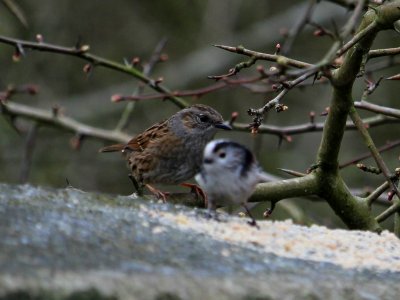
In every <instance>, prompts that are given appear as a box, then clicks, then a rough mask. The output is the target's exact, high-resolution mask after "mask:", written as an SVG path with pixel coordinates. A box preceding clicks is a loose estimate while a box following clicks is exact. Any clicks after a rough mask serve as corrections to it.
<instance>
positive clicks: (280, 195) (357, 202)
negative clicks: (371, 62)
mask: <svg viewBox="0 0 400 300" xmlns="http://www.w3.org/2000/svg"><path fill="white" fill-rule="evenodd" d="M332 2H335V3H338V4H340V5H344V6H347V7H351V8H354V7H355V9H354V11H353V14H352V16H351V17H350V18H349V21H348V22H347V24H345V26H344V30H343V32H342V34H340V37H339V39H337V40H336V41H335V42H334V43H333V45H332V46H331V49H330V50H329V51H328V53H327V54H326V55H325V56H324V57H323V58H322V59H321V60H320V61H319V62H317V63H315V64H309V63H305V62H302V61H298V60H294V59H291V58H288V57H286V56H283V55H279V54H278V53H275V54H265V53H260V52H255V51H252V50H248V49H245V48H244V47H242V46H239V47H229V46H223V45H217V47H219V48H222V49H224V50H227V51H230V52H235V53H238V54H242V55H247V56H249V57H250V60H248V61H247V62H243V63H240V64H238V65H236V66H235V67H234V68H232V69H231V70H230V72H229V73H228V74H225V75H221V76H217V77H213V78H215V79H222V80H223V81H220V82H218V83H217V84H215V85H214V86H209V87H207V88H206V89H205V91H204V90H203V91H202V90H195V91H192V93H191V94H190V93H187V94H186V95H185V94H184V93H183V92H180V94H176V93H173V92H171V91H170V90H169V89H168V88H167V87H164V86H163V85H162V84H161V82H162V80H154V79H151V78H150V77H148V74H146V73H145V72H142V71H139V70H138V69H137V68H136V67H135V66H133V65H131V64H125V65H124V64H119V63H116V62H113V61H110V60H106V59H104V58H101V57H98V56H95V55H93V54H90V53H89V52H88V50H89V47H88V46H87V45H83V46H81V45H78V46H77V47H71V48H67V47H60V46H56V45H51V44H47V43H43V41H38V42H37V43H34V42H27V41H22V40H17V39H11V38H6V37H1V36H0V42H2V43H6V44H9V45H12V46H14V47H15V49H16V53H15V56H16V58H18V57H19V56H22V55H24V54H25V50H26V49H33V50H39V51H47V52H54V53H60V54H64V55H72V56H75V57H78V58H81V59H84V60H86V61H88V62H89V63H90V64H91V66H93V67H94V66H104V67H107V68H111V69H114V70H117V71H120V72H123V73H127V74H129V75H131V76H134V77H135V78H137V79H139V80H141V81H142V82H143V83H145V84H147V85H148V86H150V87H151V88H152V89H154V90H155V91H157V92H159V93H160V95H159V96H157V97H160V98H163V99H169V100H171V101H172V102H174V103H175V104H176V105H177V106H179V107H185V106H187V103H186V101H184V100H183V99H181V98H180V96H198V95H200V96H201V95H203V94H205V93H209V92H212V91H213V90H216V89H220V88H223V87H225V86H226V85H228V84H230V81H228V80H227V79H226V77H229V76H232V75H234V74H237V73H238V72H239V71H240V70H241V69H243V68H247V67H250V66H252V65H254V64H255V62H256V61H257V60H266V61H271V62H274V63H276V65H277V67H276V68H275V69H274V70H270V71H269V72H265V71H263V70H259V73H260V74H261V75H260V76H259V77H257V78H256V79H255V81H257V80H261V79H265V78H268V79H270V78H271V81H274V80H275V82H278V83H279V84H280V86H278V88H277V90H278V92H279V94H278V95H277V96H276V97H275V98H273V99H272V100H270V101H268V103H267V104H266V105H265V106H263V107H262V108H260V109H253V110H250V114H253V115H255V116H256V117H259V120H258V123H259V124H257V129H258V132H260V133H271V134H276V135H278V136H280V137H282V136H285V137H288V136H289V135H290V134H298V133H303V132H311V131H317V130H322V131H323V135H322V141H321V145H320V148H319V150H318V157H317V163H316V165H315V166H314V167H313V168H311V172H310V174H306V175H304V176H301V177H299V178H294V179H289V180H283V181H279V182H272V183H266V184H262V185H260V187H259V188H258V189H257V191H256V193H255V194H254V195H253V197H252V199H251V201H266V198H268V199H269V200H270V201H271V202H272V203H273V204H275V203H276V202H277V201H279V200H281V199H284V198H289V197H299V196H310V195H318V196H319V197H321V198H323V199H325V200H326V201H327V202H328V203H329V205H331V207H332V208H333V210H334V211H335V212H336V213H337V214H338V215H339V216H340V217H341V218H342V220H343V221H344V222H345V223H346V224H347V225H348V226H349V227H350V228H359V229H366V230H372V231H377V232H379V231H380V230H381V228H380V227H379V225H378V223H377V222H381V221H383V220H385V219H386V218H388V217H389V216H390V215H392V214H394V213H396V212H398V211H399V209H400V200H398V199H394V201H393V204H392V205H391V206H390V207H389V208H388V209H387V210H386V211H385V212H384V213H382V214H381V215H379V216H378V217H377V218H376V220H375V218H373V217H371V214H370V212H369V206H370V205H371V203H372V202H374V201H375V199H376V198H377V197H378V196H379V195H380V194H382V193H383V192H384V191H385V190H386V189H387V188H388V187H389V186H390V188H392V189H394V190H395V191H396V192H398V191H397V188H396V186H395V185H396V184H397V182H395V181H394V180H393V177H392V175H391V174H390V171H389V169H388V168H387V167H386V165H385V164H384V162H383V160H381V159H379V150H380V149H376V147H375V149H373V151H372V153H373V154H374V156H375V159H376V160H377V163H378V165H379V167H380V168H381V169H382V171H383V173H384V174H385V176H386V178H387V179H388V181H387V183H384V184H383V185H381V186H380V187H378V188H377V189H376V190H375V191H374V192H373V193H371V194H370V195H369V196H367V197H365V198H359V197H356V196H353V195H352V193H351V190H349V189H348V188H347V186H346V185H345V183H344V182H343V180H342V178H341V176H340V174H339V172H338V170H339V164H338V154H339V150H340V144H341V141H342V137H343V133H344V130H345V129H354V128H358V129H359V130H360V131H361V132H362V133H363V136H364V138H365V139H366V142H367V146H369V147H370V148H373V147H374V146H373V147H371V145H373V142H372V143H370V141H369V139H367V137H369V136H368V131H367V130H366V128H365V125H366V124H368V126H369V127H371V126H375V125H379V124H387V123H392V122H399V121H400V120H399V112H398V110H396V109H391V108H385V107H382V106H378V105H375V104H372V103H369V102H366V101H365V99H362V100H361V101H359V102H355V103H354V104H353V100H352V95H351V91H352V85H353V83H354V80H355V78H356V76H357V74H358V72H359V70H360V68H362V67H363V63H365V62H366V61H367V60H368V59H371V58H375V57H381V56H393V55H396V54H398V53H399V52H400V50H399V48H389V49H378V50H369V49H370V47H371V44H372V42H373V40H374V39H375V36H376V34H377V33H378V32H379V31H380V30H383V29H388V28H391V26H392V23H393V22H394V21H395V20H398V19H399V18H400V12H399V10H400V1H398V0H395V1H390V2H388V3H385V4H383V5H381V6H376V7H374V11H373V12H371V11H369V12H367V13H366V14H365V15H364V17H363V20H362V22H361V25H360V27H359V29H358V30H357V32H356V33H355V35H354V36H353V37H352V38H351V39H350V40H349V41H348V42H347V43H344V44H343V42H344V40H345V39H347V38H348V35H349V34H350V33H351V32H352V31H353V28H354V26H355V24H356V22H357V19H358V18H359V17H360V16H361V13H362V11H363V10H364V9H365V8H366V5H367V4H368V3H375V4H376V3H377V1H363V0H359V1H355V0H354V1H352V0H347V1H346V0H342V1H332ZM313 5H314V1H310V7H309V11H308V12H307V13H306V14H305V15H304V20H303V21H302V22H300V23H299V24H300V25H298V28H297V29H296V30H297V31H300V30H301V28H302V27H303V26H304V24H305V23H306V22H308V21H309V20H308V19H309V16H310V15H311V11H312V8H313ZM393 8H394V9H393ZM396 9H397V11H396ZM296 30H294V31H293V32H294V35H293V37H295V36H296V35H297V32H296ZM340 56H343V62H341V63H340V64H339V65H335V66H333V61H334V60H335V59H336V58H338V57H340ZM289 68H294V69H295V70H294V71H293V69H289ZM276 75H279V76H276ZM274 76H276V77H279V78H278V79H276V78H272V77H274ZM285 76H286V77H285ZM311 76H315V79H319V77H320V76H325V77H326V78H328V79H329V80H330V82H331V84H332V87H333V90H334V91H333V96H332V100H331V106H330V110H329V113H328V117H327V120H326V122H325V123H324V124H322V123H315V122H314V119H312V120H310V122H309V123H306V124H301V125H297V126H291V127H275V128H274V127H273V126H267V125H261V121H262V115H263V114H264V113H266V112H267V111H268V110H269V109H271V108H273V107H275V108H278V110H279V109H281V110H282V109H284V107H283V106H281V104H280V100H281V99H282V98H283V97H284V96H285V95H286V94H287V93H288V91H289V90H290V89H291V88H293V87H296V86H299V85H301V84H302V83H303V82H304V81H305V80H306V79H307V78H309V77H311ZM289 78H290V79H292V80H291V81H289ZM242 81H243V80H242ZM231 82H233V81H231ZM239 84H243V82H242V83H239ZM9 97H10V94H8V92H5V93H1V94H0V103H1V106H0V107H1V112H2V113H3V114H6V115H9V116H11V117H13V118H15V117H23V118H28V119H31V120H33V121H35V122H37V124H38V125H37V126H42V125H48V126H53V127H58V128H61V129H64V130H68V131H72V132H74V133H75V134H77V135H79V136H89V137H95V138H99V139H105V140H110V141H119V142H126V141H127V140H128V139H129V137H128V136H127V135H125V134H123V133H121V132H119V131H108V130H103V129H99V128H94V127H91V126H87V125H85V124H82V123H79V122H77V121H75V120H73V119H71V118H68V117H65V116H63V115H61V114H60V113H55V111H53V112H51V111H50V110H49V111H45V110H39V109H35V108H32V107H28V106H25V105H22V104H16V103H12V102H9V101H6V100H7V99H8V98H9ZM146 97H148V98H149V97H150V96H146V95H144V96H138V97H137V98H133V97H132V99H130V100H141V99H146ZM151 97H153V98H152V99H154V98H156V96H151ZM355 107H357V108H362V109H367V110H370V111H372V112H375V113H379V114H380V115H378V116H376V117H373V118H369V119H365V120H361V118H360V117H359V116H358V114H357V112H356V110H355ZM348 114H350V115H351V116H352V119H353V121H354V123H355V125H352V124H349V122H347V120H346V119H347V116H348ZM35 126H36V125H35ZM233 127H234V128H235V129H236V130H248V129H249V125H246V124H239V123H235V122H234V123H233ZM33 136H34V135H33ZM369 138H370V137H369ZM371 141H372V139H371Z"/></svg>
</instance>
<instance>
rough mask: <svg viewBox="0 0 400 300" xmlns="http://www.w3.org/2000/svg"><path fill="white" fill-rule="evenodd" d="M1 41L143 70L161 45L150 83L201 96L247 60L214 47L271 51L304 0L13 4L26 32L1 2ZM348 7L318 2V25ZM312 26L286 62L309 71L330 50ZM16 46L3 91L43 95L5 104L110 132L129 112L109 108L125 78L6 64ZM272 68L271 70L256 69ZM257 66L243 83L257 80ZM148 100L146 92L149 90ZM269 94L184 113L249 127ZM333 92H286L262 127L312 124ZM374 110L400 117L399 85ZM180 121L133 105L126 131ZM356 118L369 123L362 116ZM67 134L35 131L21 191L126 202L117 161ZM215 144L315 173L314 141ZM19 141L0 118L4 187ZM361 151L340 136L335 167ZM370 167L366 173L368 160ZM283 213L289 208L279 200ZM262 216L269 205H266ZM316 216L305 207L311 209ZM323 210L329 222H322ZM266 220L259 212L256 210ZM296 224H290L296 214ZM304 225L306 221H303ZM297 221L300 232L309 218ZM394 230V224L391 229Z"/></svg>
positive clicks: (42, 64) (0, 48)
mask: <svg viewBox="0 0 400 300" xmlns="http://www.w3.org/2000/svg"><path fill="white" fill-rule="evenodd" d="M0 3H1V4H0V7H1V10H0V34H1V35H4V36H9V37H14V38H20V39H25V40H35V36H36V34H38V33H40V34H42V35H43V38H44V41H46V42H49V43H54V44H58V45H64V46H73V45H74V44H75V43H76V41H77V40H78V39H81V40H82V43H83V44H89V45H90V52H92V53H94V54H97V55H99V56H102V57H105V58H108V59H112V60H115V61H119V62H122V61H123V60H124V59H127V60H128V61H130V60H131V59H132V58H133V57H140V58H141V60H142V61H146V60H147V59H148V58H149V57H150V55H151V53H152V51H153V49H154V47H155V46H156V45H157V43H158V42H159V41H160V40H161V39H162V38H164V37H167V38H168V43H167V46H166V48H165V51H164V52H165V53H167V54H168V56H169V60H168V61H166V62H164V63H162V64H159V65H157V67H156V69H155V70H154V72H153V74H152V77H154V78H157V77H159V76H162V77H163V78H164V83H165V85H166V86H168V87H169V88H171V89H173V90H187V89H195V88H200V87H205V86H208V85H210V84H212V83H213V81H212V80H210V79H207V76H208V75H217V74H225V73H226V72H227V70H228V69H230V68H231V67H232V66H234V65H235V64H236V63H239V62H241V61H244V60H247V58H246V57H243V56H240V55H237V54H233V53H228V52H225V51H223V50H220V49H217V48H215V47H213V46H212V45H213V44H225V45H232V46H236V45H244V46H245V47H246V48H249V49H253V50H257V51H261V52H267V53H273V52H274V51H275V44H276V43H278V42H280V43H282V42H283V41H284V38H283V37H282V34H281V33H282V32H283V31H285V29H290V28H292V27H293V26H294V24H295V23H296V22H297V21H298V20H299V18H300V17H301V16H302V13H303V11H304V10H305V8H306V6H307V3H308V1H293V0H281V1H273V0H270V1H249V0H219V1H212V0H208V1H205V0H187V1H178V0H164V1H162V0H153V1H127V0H126V1H123V0H117V1H91V0H87V1H81V2H77V1H68V0H57V1H51V0H37V1H27V0H25V1H23V0H21V1H17V2H16V3H18V5H19V7H20V8H21V9H22V11H23V12H24V14H25V15H26V19H27V22H28V26H27V27H24V26H23V25H22V24H21V23H20V22H19V21H18V20H17V19H16V18H15V16H13V15H12V14H11V13H10V12H9V11H8V10H7V9H5V6H4V5H3V3H2V2H0ZM349 15H350V13H349V11H347V10H346V9H344V8H342V7H339V6H337V5H335V4H332V3H329V2H327V1H321V3H320V4H319V5H318V6H317V9H316V11H315V12H314V14H313V18H312V19H313V20H314V21H316V22H318V23H320V24H324V25H326V26H327V27H328V28H332V20H335V23H336V24H338V25H339V26H340V25H342V24H343V23H344V22H345V21H346V19H347V18H348V17H349ZM313 30H314V29H313V28H312V27H310V26H306V28H305V30H304V32H303V33H302V34H301V35H300V36H299V37H298V39H297V40H296V41H295V44H294V46H293V48H292V50H291V52H290V53H289V56H290V57H292V58H296V59H299V60H304V61H307V62H310V63H312V62H316V61H318V60H319V59H320V58H322V57H323V55H324V53H325V51H326V50H327V49H328V48H329V47H330V45H331V41H330V39H329V38H328V37H319V38H318V37H314V36H313V34H312V32H313ZM398 41H399V35H398V34H396V33H395V32H394V31H387V32H383V33H382V34H380V35H379V37H378V38H377V40H376V42H375V44H374V47H373V48H375V49H376V48H385V47H395V46H398ZM13 52H14V49H13V47H10V46H7V45H3V44H0V70H1V71H0V90H4V89H5V88H6V87H7V86H8V85H10V84H12V85H16V86H17V85H23V84H28V83H29V84H35V85H38V86H39V87H40V93H39V94H38V95H36V96H26V95H18V96H15V97H14V98H13V100H12V101H15V102H19V103H24V104H27V105H32V106H35V107H39V108H42V109H48V110H50V109H51V107H52V106H54V105H59V106H61V107H62V113H63V114H65V115H67V116H70V117H72V118H75V119H77V120H79V121H81V122H85V123H87V124H90V125H93V126H98V127H101V128H107V129H112V128H114V127H115V125H116V124H117V122H118V120H119V118H120V115H121V113H122V111H123V110H124V108H125V105H126V104H125V103H111V101H110V98H111V95H113V94H131V93H132V92H133V91H134V90H135V89H136V87H137V85H138V81H137V80H135V79H134V78H131V77H129V76H127V75H125V74H121V73H118V72H116V71H113V70H109V69H105V68H101V67H98V68H95V69H94V70H93V72H92V73H91V74H90V76H87V75H86V74H85V73H84V72H83V71H82V69H83V66H84V65H85V62H84V61H82V60H79V59H77V58H75V57H70V56H63V55H59V54H52V53H44V52H38V51H29V50H28V51H27V53H26V57H24V58H22V60H21V61H20V62H18V63H15V62H13V61H12V59H11V58H12V55H13ZM256 65H263V66H265V67H266V68H269V67H270V66H271V65H272V64H271V63H267V62H261V61H259V62H257V64H256ZM398 71H399V69H398V68H397V69H396V68H391V69H388V70H385V71H383V72H377V73H376V74H374V77H375V78H379V76H381V75H382V76H386V77H387V76H390V75H393V74H396V72H398ZM256 74H257V71H256V69H255V67H252V68H250V69H247V70H244V71H242V72H240V74H239V75H238V76H239V77H240V76H254V75H256ZM364 86H365V84H364V79H362V78H360V79H358V81H357V83H356V88H355V89H354V94H353V95H354V98H355V99H359V97H360V96H361V94H362V91H363V88H364ZM145 93H153V91H152V90H151V89H148V88H146V90H145ZM272 96H273V95H272V94H262V93H257V94H256V93H252V92H250V91H249V90H248V89H245V88H241V87H232V88H226V89H223V90H220V91H217V92H214V93H211V94H207V95H205V96H203V97H201V98H200V99H195V98H188V99H187V100H189V101H190V102H191V103H205V104H209V105H211V106H213V107H214V108H216V109H217V110H219V111H220V112H221V113H222V114H223V116H224V117H225V118H226V119H229V118H230V114H231V113H232V112H233V111H237V112H239V114H240V115H239V118H238V121H241V122H246V123H248V122H250V121H251V118H250V117H248V116H247V114H246V110H247V109H248V108H250V107H253V108H254V107H259V106H261V105H262V104H263V103H265V101H266V100H268V99H271V97H272ZM329 97H330V88H329V85H316V86H314V87H311V88H304V89H301V90H300V89H296V90H293V91H291V92H290V93H289V94H288V95H287V96H286V97H285V99H284V101H283V102H284V104H286V105H287V106H289V110H288V111H287V112H284V113H280V114H276V113H275V112H271V113H270V114H269V115H268V117H267V120H266V123H267V124H274V125H278V126H287V125H295V124H300V123H305V122H308V120H309V118H308V113H309V112H310V111H315V112H316V114H317V117H316V121H318V122H321V121H324V117H321V116H319V113H320V112H322V111H323V110H324V109H325V107H327V106H328V105H329ZM369 100H370V101H372V102H374V103H377V104H381V105H387V106H393V107H397V108H399V104H398V83H395V82H389V81H384V82H383V83H382V84H381V87H380V88H378V89H377V91H376V92H375V93H374V94H373V95H372V96H371V97H370V99H369ZM175 111H177V108H176V107H175V106H174V105H173V104H171V103H170V102H168V101H165V102H161V100H146V101H142V102H138V103H137V105H136V107H135V111H134V113H133V115H132V118H131V122H130V125H129V128H128V132H129V133H130V134H132V135H134V134H135V133H139V132H141V131H142V130H144V129H146V128H147V127H149V126H150V125H151V124H153V123H154V122H157V121H159V120H161V119H164V118H167V117H168V116H170V115H171V114H173V113H174V112H175ZM362 115H363V116H370V115H371V114H368V113H365V112H362ZM17 124H18V127H19V128H21V129H22V130H24V131H26V130H28V129H29V127H30V125H31V123H29V122H26V121H24V120H18V123H17ZM370 132H371V134H372V136H373V138H374V140H375V142H376V144H377V145H378V146H379V145H382V144H384V143H385V142H386V141H388V140H394V139H397V138H399V136H400V135H399V132H400V130H399V125H390V126H382V127H379V128H373V129H371V130H370ZM72 137H73V135H72V134H69V133H66V132H64V131H59V130H56V129H52V128H41V129H40V131H39V136H38V139H37V140H36V146H35V148H34V154H33V162H32V168H31V171H30V175H29V180H28V182H29V183H31V184H34V185H45V186H53V187H65V186H66V178H68V180H69V182H70V183H71V184H72V185H73V186H74V187H77V188H80V189H83V190H91V191H101V192H107V193H118V194H130V193H132V191H133V188H132V185H131V183H130V181H129V179H128V177H127V174H128V170H127V169H126V168H125V163H124V161H122V160H121V158H120V156H119V155H118V154H114V155H113V154H99V153H97V150H98V149H99V148H100V147H102V146H103V142H101V141H98V140H94V139H86V140H85V141H84V143H83V146H82V148H81V149H80V150H79V151H76V150H73V149H72V148H71V146H70V139H71V138H72ZM218 137H227V138H231V139H234V140H237V141H240V142H242V143H244V144H246V145H248V146H249V147H252V148H253V150H255V151H256V153H257V156H258V158H259V160H260V162H261V163H262V165H263V168H264V169H265V170H266V171H267V172H269V173H271V174H274V175H278V176H281V177H287V176H286V175H285V174H283V173H282V172H280V171H278V170H277V168H288V169H294V170H298V171H301V172H304V171H305V170H306V169H307V168H308V167H309V166H310V165H311V164H312V163H314V159H315V154H316V151H317V148H318V145H319V141H320V137H321V133H320V132H318V133H307V134H302V135H296V136H293V141H292V142H291V143H287V142H283V143H282V144H281V145H280V146H279V143H278V142H279V140H278V138H277V137H275V136H271V135H264V136H261V135H259V136H257V137H253V136H251V135H250V134H249V133H244V132H221V133H220V134H218ZM24 144H25V136H24V135H18V134H17V132H16V131H15V130H14V129H12V127H11V126H10V125H9V124H8V123H7V122H6V121H5V119H4V118H3V117H0V145H1V147H0V171H1V172H0V181H1V182H9V183H18V182H20V169H21V162H22V158H23V155H24V151H25V146H24ZM366 151H367V148H366V147H365V145H363V143H362V141H361V138H360V136H359V134H358V133H357V132H347V133H346V136H345V138H344V141H343V147H342V151H341V161H343V162H344V161H347V160H349V159H351V158H353V157H355V156H356V155H358V154H360V153H364V152H366ZM398 153H399V151H398V150H394V151H390V152H388V153H385V154H384V155H383V157H384V159H385V161H386V162H387V164H388V165H389V167H390V168H392V169H394V168H395V167H397V166H398ZM366 163H367V164H368V163H370V164H373V162H372V160H367V161H366ZM343 175H344V178H345V180H346V182H347V183H348V185H349V186H350V187H352V188H353V187H354V188H355V187H357V188H366V187H375V186H377V185H379V184H381V183H382V182H383V177H382V176H374V175H369V174H365V173H362V172H360V171H358V170H357V169H356V168H355V167H349V168H346V169H345V170H344V171H343ZM284 202H285V203H290V201H284ZM293 202H295V203H300V212H301V211H302V210H301V209H306V210H307V211H306V214H305V215H306V216H307V217H308V218H310V219H311V220H313V221H316V222H318V223H320V224H321V223H322V224H325V225H327V226H340V222H338V220H337V219H336V218H335V217H334V216H333V213H332V212H331V211H330V209H329V208H327V207H326V205H325V204H323V203H318V204H317V203H315V202H313V205H310V202H309V201H298V200H294V201H292V203H293ZM266 206H268V205H266ZM311 207H312V209H310V208H311ZM281 208H282V209H277V211H276V213H275V214H274V218H278V219H279V218H285V217H287V211H288V210H293V209H297V208H296V207H295V208H293V206H291V205H289V206H288V207H286V208H285V207H281ZM323 211H324V212H323ZM260 213H261V210H260ZM292 216H293V214H292ZM300 219H301V218H300ZM300 219H299V222H303V223H304V222H305V223H307V222H308V221H307V220H303V221H301V220H300ZM389 222H390V221H389Z"/></svg>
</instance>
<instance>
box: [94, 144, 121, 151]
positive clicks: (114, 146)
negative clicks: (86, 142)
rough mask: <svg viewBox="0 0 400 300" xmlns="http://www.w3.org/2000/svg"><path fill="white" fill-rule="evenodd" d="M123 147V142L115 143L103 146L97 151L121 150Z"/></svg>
mask: <svg viewBox="0 0 400 300" xmlns="http://www.w3.org/2000/svg"><path fill="white" fill-rule="evenodd" d="M125 147H126V145H124V144H115V145H110V146H105V147H103V148H101V149H99V152H116V151H122V150H123V149H124V148H125Z"/></svg>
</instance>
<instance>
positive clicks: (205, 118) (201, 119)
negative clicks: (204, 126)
mask: <svg viewBox="0 0 400 300" xmlns="http://www.w3.org/2000/svg"><path fill="white" fill-rule="evenodd" d="M198 118H199V120H200V122H202V123H206V122H209V121H210V118H209V117H208V116H206V115H203V114H200V115H199V117H198Z"/></svg>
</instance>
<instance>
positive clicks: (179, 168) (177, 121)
mask: <svg viewBox="0 0 400 300" xmlns="http://www.w3.org/2000/svg"><path fill="white" fill-rule="evenodd" d="M218 128H221V129H226V130H229V129H231V127H230V126H229V125H227V124H225V123H224V120H223V118H222V116H221V115H220V114H219V113H218V112H217V111H216V110H214V109H213V108H211V107H209V106H207V105H202V104H195V105H193V106H190V107H188V108H185V109H182V110H180V111H178V112H177V113H175V114H174V115H172V116H171V117H170V118H169V119H167V120H165V121H162V122H159V123H156V124H154V125H153V126H151V127H150V128H148V129H146V130H145V131H144V132H142V133H141V134H138V135H137V136H136V137H134V138H133V139H131V140H130V141H129V142H128V143H127V144H116V145H111V146H106V147H104V148H102V149H100V150H99V151H100V152H115V151H121V152H122V153H123V154H124V157H125V159H126V160H127V161H128V166H129V169H130V170H131V175H130V177H131V179H132V181H133V183H134V184H135V187H136V189H137V190H138V192H140V191H141V189H142V187H143V186H146V187H147V188H148V189H149V190H150V191H151V192H152V193H154V194H155V195H156V196H157V197H158V198H161V199H162V200H163V201H165V200H166V193H163V192H161V191H159V190H157V189H156V188H154V187H152V186H151V184H171V185H174V184H183V185H184V186H188V187H192V188H193V187H194V188H195V190H196V191H199V192H200V194H201V195H203V194H202V191H201V190H199V188H198V187H197V186H195V185H191V184H185V183H184V182H185V181H186V180H189V179H191V178H192V177H193V176H194V175H195V174H196V173H198V172H199V171H200V166H201V163H202V157H203V149H204V147H205V146H206V144H207V143H208V142H209V141H211V140H212V138H213V137H214V136H215V134H216V133H217V130H218Z"/></svg>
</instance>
